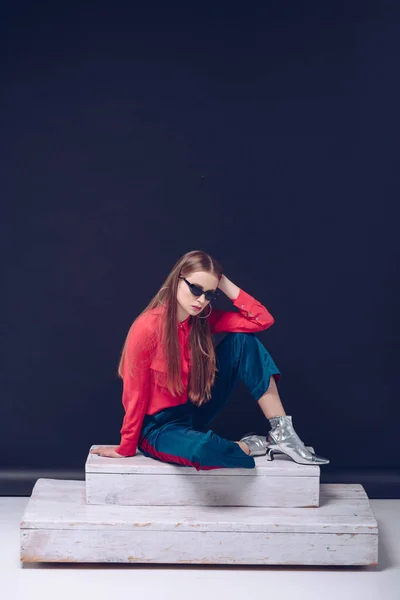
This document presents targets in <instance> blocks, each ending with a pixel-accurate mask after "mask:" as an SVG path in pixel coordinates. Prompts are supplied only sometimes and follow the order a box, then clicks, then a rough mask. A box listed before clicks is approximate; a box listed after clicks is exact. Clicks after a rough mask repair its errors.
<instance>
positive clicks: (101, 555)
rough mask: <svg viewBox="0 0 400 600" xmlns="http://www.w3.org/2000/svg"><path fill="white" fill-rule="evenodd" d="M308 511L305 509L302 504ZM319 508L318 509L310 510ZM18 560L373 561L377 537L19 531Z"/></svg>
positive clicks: (187, 532) (240, 563)
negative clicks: (19, 552)
mask: <svg viewBox="0 0 400 600" xmlns="http://www.w3.org/2000/svg"><path fill="white" fill-rule="evenodd" d="M303 510H308V509H303ZM315 510H319V509H315ZM21 561H22V562H72V563H77V562H81V563H84V562H90V563H91V562H101V563H174V564H234V565H245V564H251V565H333V566H339V565H352V566H355V565H376V564H377V563H378V536H377V535H373V534H365V533H364V534H361V533H351V534H335V533H330V534H329V533H324V534H322V533H314V534H313V533H301V534H300V533H277V532H270V533H268V534H267V535H266V534H265V533H251V534H246V533H239V534H238V533H237V532H220V531H218V532H216V531H208V532H206V533H199V532H190V531H179V532H178V531H158V532H151V531H143V530H138V531H136V532H135V535H132V532H128V531H127V530H120V531H112V532H110V531H109V530H107V529H106V528H105V529H102V530H96V529H94V530H90V531H88V530H85V531H81V530H77V529H72V530H62V531H58V530H54V529H53V530H49V529H44V530H43V529H36V530H31V531H29V530H26V529H24V530H22V531H21Z"/></svg>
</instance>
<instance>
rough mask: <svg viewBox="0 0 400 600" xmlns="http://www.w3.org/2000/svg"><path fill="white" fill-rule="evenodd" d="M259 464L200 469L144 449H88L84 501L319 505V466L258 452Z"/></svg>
mask: <svg viewBox="0 0 400 600" xmlns="http://www.w3.org/2000/svg"><path fill="white" fill-rule="evenodd" d="M97 447H99V446H92V447H91V448H93V449H94V448H97ZM308 448H309V449H311V450H312V451H313V449H312V448H311V447H310V446H308ZM255 463H256V467H255V468H254V469H212V470H210V471H197V470H196V469H195V468H194V467H184V466H180V465H172V464H169V463H164V462H161V461H159V460H156V459H154V458H149V457H147V456H144V455H143V454H141V453H138V454H136V455H135V456H132V457H129V458H106V457H102V456H98V455H97V454H90V452H89V455H88V458H87V460H86V465H85V478H86V502H87V503H88V504H118V505H119V506H170V505H172V506H177V505H179V506H268V507H279V508H285V507H298V508H304V507H317V506H318V505H319V484H320V467H319V466H318V465H300V464H298V463H296V462H294V461H293V460H291V459H290V458H289V457H288V456H286V455H285V454H276V455H275V459H274V460H272V461H268V460H267V457H266V456H257V457H255Z"/></svg>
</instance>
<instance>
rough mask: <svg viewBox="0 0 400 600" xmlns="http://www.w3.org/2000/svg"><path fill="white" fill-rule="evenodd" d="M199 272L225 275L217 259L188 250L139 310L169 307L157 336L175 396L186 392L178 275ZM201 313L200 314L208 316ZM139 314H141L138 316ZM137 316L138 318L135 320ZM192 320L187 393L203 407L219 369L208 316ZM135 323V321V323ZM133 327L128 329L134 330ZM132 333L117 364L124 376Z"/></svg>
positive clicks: (201, 252)
mask: <svg viewBox="0 0 400 600" xmlns="http://www.w3.org/2000/svg"><path fill="white" fill-rule="evenodd" d="M196 271H205V272H207V273H211V274H212V275H215V276H216V277H217V278H218V280H219V279H220V278H221V275H222V266H221V264H220V263H219V262H218V261H217V260H216V259H214V258H212V257H211V256H210V255H209V254H207V253H206V252H203V251H202V250H192V251H191V252H187V253H186V254H184V255H183V256H182V257H181V258H180V259H179V260H178V261H177V262H176V264H175V265H174V267H173V269H172V270H171V272H170V274H169V275H168V277H167V278H166V279H165V281H164V282H163V284H162V286H161V288H160V289H159V290H158V292H157V293H156V295H155V296H154V297H153V298H152V299H151V300H150V302H149V304H148V305H147V306H146V308H145V309H144V310H143V311H142V312H141V313H140V315H142V314H144V313H145V312H147V311H148V310H151V309H153V308H157V307H159V306H165V307H166V308H165V318H164V319H163V322H162V323H161V328H160V331H159V334H158V335H159V337H158V339H159V341H160V343H161V344H162V345H163V346H164V349H165V357H166V362H167V369H168V374H167V382H168V384H167V385H168V389H169V391H170V393H171V394H172V395H173V396H176V394H182V393H183V391H184V384H183V382H182V378H181V356H180V348H179V339H178V328H177V322H178V317H177V310H178V307H177V299H176V298H177V290H178V284H179V275H182V276H183V277H188V276H189V275H190V274H191V273H194V272H196ZM209 310H210V309H209V307H208V306H206V307H205V311H207V312H205V314H208V311H209ZM202 313H203V311H202ZM202 313H201V315H200V316H205V315H203V314H202ZM140 315H138V317H139V316H140ZM138 317H136V319H137V318H138ZM136 319H135V321H136ZM189 319H190V326H191V327H190V334H189V340H188V342H189V348H190V354H191V363H192V364H191V370H190V373H189V381H188V396H189V399H190V401H191V402H193V404H196V405H197V406H201V404H203V403H204V402H207V401H208V400H209V399H210V398H211V388H212V386H213V384H214V380H215V372H216V370H217V368H216V359H215V350H214V344H213V339H212V334H211V329H210V326H209V323H208V319H206V318H197V316H196V317H193V316H190V317H189ZM135 321H134V323H135ZM134 323H132V326H133V324H134ZM132 326H131V328H132ZM131 328H130V330H129V332H130V331H131ZM129 332H128V335H127V337H126V339H125V343H124V346H123V348H122V352H121V358H120V361H119V365H118V375H119V376H120V377H122V366H123V362H124V357H125V353H126V347H127V342H128V337H129Z"/></svg>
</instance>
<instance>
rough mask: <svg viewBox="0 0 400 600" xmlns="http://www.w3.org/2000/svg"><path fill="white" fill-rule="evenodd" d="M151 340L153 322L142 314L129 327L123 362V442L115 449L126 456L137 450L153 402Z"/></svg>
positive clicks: (132, 454) (121, 431)
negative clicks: (147, 412)
mask: <svg viewBox="0 0 400 600" xmlns="http://www.w3.org/2000/svg"><path fill="white" fill-rule="evenodd" d="M150 340H151V330H150V328H149V324H148V322H147V320H146V318H143V317H142V316H140V317H138V319H137V320H136V321H135V322H134V323H133V325H132V326H131V329H130V330H129V333H128V340H127V345H126V352H125V356H124V360H123V366H122V379H123V392H122V404H123V405H124V408H125V416H124V419H123V423H122V428H121V430H120V433H121V443H120V445H119V446H118V447H117V448H115V450H116V451H117V452H118V453H119V454H122V455H123V456H134V455H135V453H136V449H137V445H138V441H139V436H140V431H141V428H142V424H143V419H144V416H145V414H146V409H147V405H148V402H149V390H150V387H149V379H150V363H151V344H150Z"/></svg>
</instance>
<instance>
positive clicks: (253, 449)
mask: <svg viewBox="0 0 400 600" xmlns="http://www.w3.org/2000/svg"><path fill="white" fill-rule="evenodd" d="M239 441H241V442H244V443H245V444H247V446H248V447H249V450H250V454H249V456H265V454H266V455H267V460H274V454H273V452H272V451H271V450H270V449H269V448H268V446H267V438H266V436H265V435H258V434H257V433H254V432H253V431H252V432H250V433H246V434H245V435H244V436H243V437H242V438H241V439H240V440H239Z"/></svg>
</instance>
